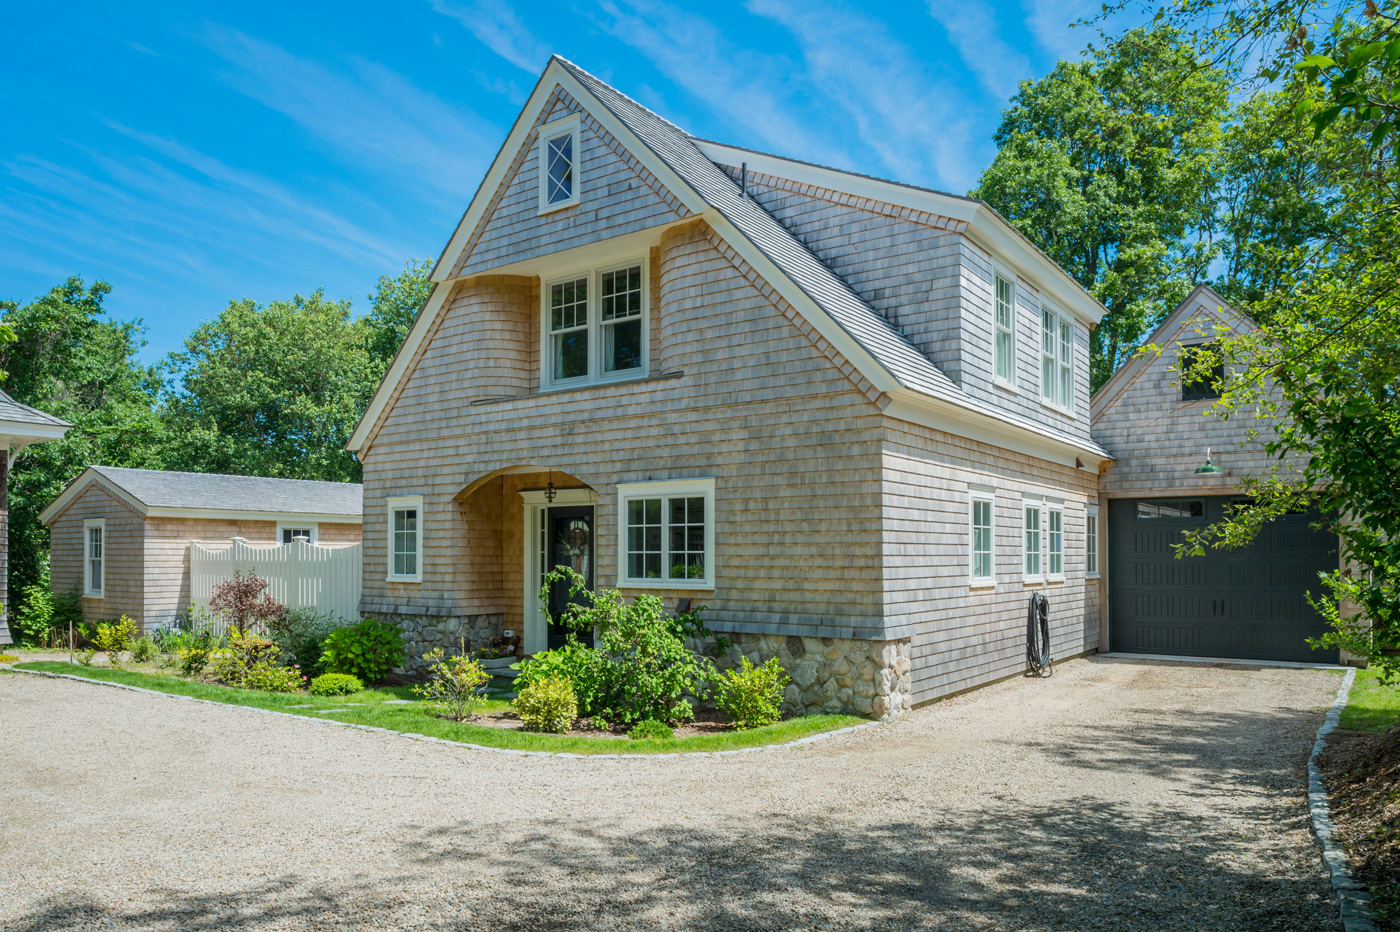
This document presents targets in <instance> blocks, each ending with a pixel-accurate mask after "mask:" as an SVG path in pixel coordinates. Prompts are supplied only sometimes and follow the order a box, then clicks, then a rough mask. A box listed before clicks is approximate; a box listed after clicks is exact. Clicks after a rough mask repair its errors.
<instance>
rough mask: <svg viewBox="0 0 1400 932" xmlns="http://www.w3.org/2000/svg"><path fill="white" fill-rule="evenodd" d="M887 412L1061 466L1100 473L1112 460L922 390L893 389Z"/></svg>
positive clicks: (1071, 443)
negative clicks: (1082, 465)
mask: <svg viewBox="0 0 1400 932" xmlns="http://www.w3.org/2000/svg"><path fill="white" fill-rule="evenodd" d="M884 413H885V415H886V416H887V417H892V418H895V419H897V420H901V421H908V422H910V423H911V424H921V425H923V426H924V427H931V428H933V429H934V430H941V431H944V432H945V433H949V434H953V435H955V436H958V437H966V438H967V439H969V440H976V441H979V442H981V443H988V444H991V445H992V446H996V447H1001V448H1003V449H1006V450H1015V451H1016V452H1017V453H1024V454H1026V455H1027V456H1034V457H1036V458H1037V459H1042V460H1048V461H1050V462H1052V463H1058V464H1060V465H1061V466H1071V467H1072V466H1074V465H1075V460H1079V461H1081V462H1083V464H1084V467H1083V468H1084V469H1085V470H1086V471H1087V472H1088V473H1089V474H1090V475H1092V476H1097V475H1098V473H1099V469H1100V468H1101V467H1102V466H1103V464H1104V463H1109V462H1112V460H1111V459H1109V458H1108V457H1105V456H1104V455H1103V454H1102V453H1099V452H1096V451H1094V450H1090V449H1088V448H1087V447H1083V446H1080V445H1079V444H1077V443H1074V442H1073V441H1070V440H1059V439H1056V438H1054V437H1047V436H1045V435H1043V434H1038V433H1036V432H1034V431H1030V430H1026V429H1025V428H1022V427H1017V426H1016V425H1014V424H1010V423H1007V422H1005V421H1000V420H997V419H996V418H994V417H989V416H988V415H986V414H982V413H981V412H977V411H972V410H969V409H967V408H963V407H960V406H958V405H955V404H951V403H950V402H947V401H943V400H942V399H940V398H934V397H932V396H929V395H925V394H923V393H921V392H915V391H911V390H909V389H901V390H899V391H896V392H891V393H890V403H889V405H888V406H887V407H886V408H885V412H884Z"/></svg>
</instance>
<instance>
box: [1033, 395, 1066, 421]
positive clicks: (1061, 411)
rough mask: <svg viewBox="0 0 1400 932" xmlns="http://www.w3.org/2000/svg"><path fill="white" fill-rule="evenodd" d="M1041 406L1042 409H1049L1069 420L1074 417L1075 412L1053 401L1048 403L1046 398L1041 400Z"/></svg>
mask: <svg viewBox="0 0 1400 932" xmlns="http://www.w3.org/2000/svg"><path fill="white" fill-rule="evenodd" d="M1040 406H1041V407H1042V408H1048V409H1050V410H1051V411H1054V412H1055V413H1056V414H1063V415H1064V416H1065V417H1067V418H1073V417H1074V411H1073V410H1072V409H1070V408H1066V407H1065V406H1064V405H1058V404H1055V402H1053V401H1046V400H1045V399H1044V398H1042V399H1040Z"/></svg>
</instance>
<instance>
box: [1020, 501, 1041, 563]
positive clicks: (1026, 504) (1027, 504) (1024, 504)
mask: <svg viewBox="0 0 1400 932" xmlns="http://www.w3.org/2000/svg"><path fill="white" fill-rule="evenodd" d="M1032 508H1034V509H1035V510H1036V512H1037V513H1038V514H1039V516H1040V550H1039V551H1038V553H1039V559H1038V560H1037V561H1036V563H1037V565H1038V566H1039V567H1040V572H1039V573H1027V572H1026V554H1027V553H1028V551H1027V550H1026V531H1027V527H1026V512H1027V511H1028V510H1030V509H1032ZM1020 549H1021V579H1022V581H1023V582H1026V583H1036V584H1039V583H1043V582H1045V501H1044V499H1039V498H1023V499H1021V548H1020Z"/></svg>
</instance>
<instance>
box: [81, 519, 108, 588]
mask: <svg viewBox="0 0 1400 932" xmlns="http://www.w3.org/2000/svg"><path fill="white" fill-rule="evenodd" d="M83 533H84V535H85V536H86V541H85V542H84V549H85V551H86V554H87V556H86V560H85V561H84V563H83V592H84V594H85V595H89V596H101V595H102V583H103V578H102V570H103V564H104V556H103V551H104V550H105V548H106V540H105V539H104V537H105V534H106V528H105V527H104V526H103V524H102V520H101V519H100V518H99V519H95V520H89V521H87V522H84V525H83Z"/></svg>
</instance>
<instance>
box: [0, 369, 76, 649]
mask: <svg viewBox="0 0 1400 932" xmlns="http://www.w3.org/2000/svg"><path fill="white" fill-rule="evenodd" d="M70 426H71V425H70V424H69V423H68V422H67V421H63V420H59V419H58V418H56V417H54V416H53V415H51V414H45V413H44V412H43V411H40V410H39V409H37V408H31V407H30V406H29V405H26V404H20V403H19V402H18V401H15V400H14V399H13V398H11V397H10V396H9V395H7V394H6V393H5V392H3V391H0V644H9V643H11V638H10V626H9V623H8V619H9V611H10V599H9V595H8V593H7V591H6V590H7V587H8V581H9V571H10V561H9V550H10V537H9V534H10V517H9V516H10V504H9V487H10V464H11V463H12V462H14V459H15V457H16V456H18V455H19V453H20V451H21V450H23V449H24V448H25V447H27V446H29V445H30V444H31V443H43V442H44V441H45V440H58V439H60V438H61V437H62V436H63V435H64V434H65V433H66V432H67V431H68V428H69V427H70Z"/></svg>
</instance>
